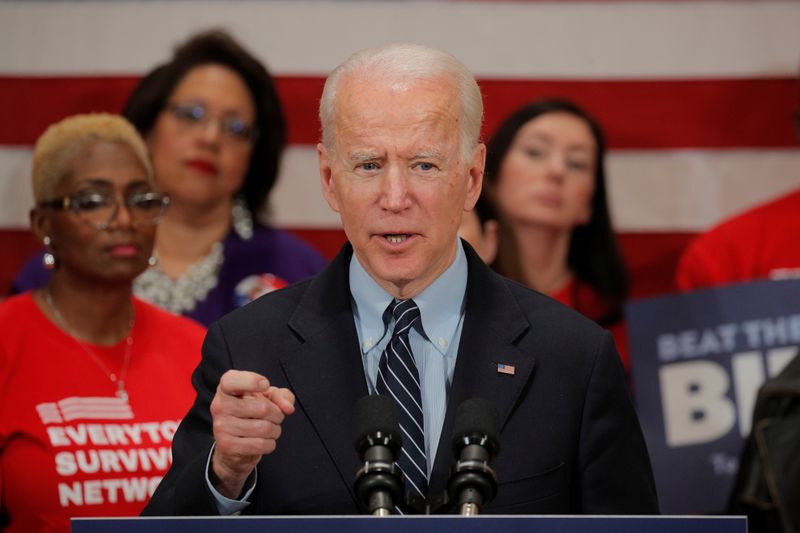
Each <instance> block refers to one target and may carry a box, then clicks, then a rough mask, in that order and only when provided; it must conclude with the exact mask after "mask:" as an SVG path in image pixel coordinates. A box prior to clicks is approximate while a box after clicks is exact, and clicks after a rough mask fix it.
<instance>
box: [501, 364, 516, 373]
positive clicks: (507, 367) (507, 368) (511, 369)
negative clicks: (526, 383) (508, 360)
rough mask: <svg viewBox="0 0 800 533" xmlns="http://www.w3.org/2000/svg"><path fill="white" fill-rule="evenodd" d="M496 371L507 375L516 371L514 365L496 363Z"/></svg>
mask: <svg viewBox="0 0 800 533" xmlns="http://www.w3.org/2000/svg"><path fill="white" fill-rule="evenodd" d="M497 372H498V373H499V374H508V375H509V376H513V375H514V374H515V373H516V372H517V369H516V367H515V366H514V365H507V364H505V363H497Z"/></svg>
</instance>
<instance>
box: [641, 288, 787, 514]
mask: <svg viewBox="0 0 800 533" xmlns="http://www.w3.org/2000/svg"><path fill="white" fill-rule="evenodd" d="M626 318H627V323H628V335H629V341H630V352H631V370H632V378H633V390H634V395H635V398H636V406H637V410H638V412H639V419H640V421H641V423H642V429H643V430H644V433H645V437H646V439H647V445H648V449H649V452H650V457H651V459H652V462H653V470H654V473H655V477H656V485H657V488H658V496H659V501H660V503H661V509H662V511H663V512H664V513H669V514H684V513H716V512H720V511H723V510H724V509H725V506H726V503H727V498H728V495H729V493H730V490H731V487H732V484H733V481H734V479H735V475H736V470H737V467H738V458H739V454H740V452H741V448H742V443H743V441H744V437H746V436H747V434H748V433H749V432H750V425H751V418H752V413H753V407H754V406H755V400H756V393H757V391H758V387H759V386H760V385H761V384H762V383H763V382H764V380H765V379H767V378H768V377H772V376H774V375H776V374H777V373H779V372H780V371H781V370H782V369H783V367H784V366H786V364H787V363H788V362H789V361H790V360H791V359H792V358H793V357H794V356H795V355H796V354H797V352H798V346H800V280H797V279H793V280H781V281H759V282H754V283H743V284H738V285H730V286H727V287H721V288H718V289H709V290H702V291H697V292H693V293H687V294H676V295H671V296H665V297H660V298H654V299H650V300H640V301H636V302H632V303H630V304H629V305H628V306H627V309H626Z"/></svg>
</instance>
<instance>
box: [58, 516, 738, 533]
mask: <svg viewBox="0 0 800 533" xmlns="http://www.w3.org/2000/svg"><path fill="white" fill-rule="evenodd" d="M71 525H72V533H107V532H108V531H113V532H114V533H145V532H146V533H186V532H187V531H191V532H192V533H217V532H220V531H224V532H225V533H262V532H264V531H269V533H296V532H298V531H302V532H303V533H408V532H409V531H413V532H414V533H448V532H452V533H485V532H486V531H502V532H503V533H642V532H643V531H646V532H647V533H673V532H675V531H680V532H681V533H747V519H746V518H744V517H732V516H714V517H687V516H625V517H622V516H591V517H590V516H503V517H497V516H473V517H453V516H449V517H447V516H419V517H402V516H389V517H384V518H375V517H369V516H360V517H356V516H349V517H325V516H321V517H314V518H312V517H270V518H268V517H216V518H198V517H195V518H149V517H148V518H127V519H126V518H84V519H75V518H73V519H72V521H71Z"/></svg>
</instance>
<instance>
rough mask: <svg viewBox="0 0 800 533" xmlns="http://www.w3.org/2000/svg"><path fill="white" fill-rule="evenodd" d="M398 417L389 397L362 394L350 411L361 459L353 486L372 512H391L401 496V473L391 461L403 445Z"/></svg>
mask: <svg viewBox="0 0 800 533" xmlns="http://www.w3.org/2000/svg"><path fill="white" fill-rule="evenodd" d="M398 420H399V419H398V417H397V410H396V408H395V405H394V401H393V400H392V399H391V398H389V397H388V396H381V395H378V394H373V395H370V396H364V397H363V398H361V399H360V400H358V401H357V402H356V404H355V407H354V410H353V436H354V444H355V447H356V451H357V452H358V456H359V457H360V458H361V460H362V461H363V462H364V466H362V467H361V468H360V469H359V470H358V472H356V480H355V484H354V485H353V488H354V489H355V492H356V495H357V496H358V498H359V500H360V501H361V503H362V504H364V505H365V506H366V507H367V509H368V511H369V514H371V515H375V516H387V515H389V514H391V512H392V509H393V508H394V506H395V505H396V504H398V503H400V501H401V498H402V496H403V483H402V473H401V471H400V469H399V468H398V467H397V466H396V465H395V464H394V462H395V460H396V459H397V454H398V453H399V452H400V447H401V446H402V444H403V440H402V438H401V436H400V423H399V422H398Z"/></svg>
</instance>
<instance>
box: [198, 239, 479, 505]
mask: <svg viewBox="0 0 800 533" xmlns="http://www.w3.org/2000/svg"><path fill="white" fill-rule="evenodd" d="M349 276H350V294H351V295H352V297H353V300H352V302H353V320H354V321H355V326H356V332H357V333H358V342H359V345H360V346H361V356H362V359H363V363H364V375H365V377H366V379H367V386H368V388H369V392H370V393H371V394H372V393H374V392H375V379H376V377H377V375H378V364H379V363H380V358H381V355H382V354H383V349H384V348H385V347H386V345H387V344H388V343H389V340H391V332H392V330H393V329H394V320H392V321H390V323H389V325H388V327H386V326H384V324H383V313H384V311H385V310H386V308H387V307H388V306H389V303H390V302H391V301H392V299H393V297H392V296H391V295H389V293H387V292H386V291H385V290H383V288H382V287H381V286H380V285H378V284H377V283H376V282H375V280H373V279H372V278H371V277H370V276H369V274H367V272H366V271H365V270H364V267H362V266H361V264H360V263H359V262H358V259H356V256H355V254H354V255H353V257H352V259H351V260H350V270H349ZM466 290H467V257H466V255H465V254H464V249H463V247H462V246H461V241H459V240H457V242H456V257H455V260H454V261H453V263H452V264H451V265H450V266H449V267H448V268H447V270H445V271H444V272H443V273H442V274H441V275H440V276H439V277H438V278H436V280H434V282H433V283H431V284H430V285H429V286H428V287H427V288H426V289H425V290H424V291H422V292H421V293H420V294H418V295H417V296H415V297H414V302H415V303H416V304H417V307H419V310H420V318H421V321H422V329H423V331H424V332H425V336H424V337H423V336H422V335H420V333H419V332H418V331H417V330H416V328H412V330H411V333H410V334H409V341H410V342H411V351H412V352H413V354H414V361H415V362H416V364H417V370H418V372H419V377H420V387H421V389H422V390H421V395H422V413H423V417H424V422H425V428H424V429H425V455H426V457H427V459H428V476H430V474H431V471H432V470H433V462H434V459H435V458H436V450H437V449H438V445H439V440H440V438H441V434H442V425H443V424H444V415H445V410H446V409H447V394H448V392H449V389H450V384H451V383H452V381H453V372H454V371H455V367H456V355H457V354H458V345H459V341H460V339H461V328H462V326H463V323H464V304H465V298H464V296H465V294H466ZM213 453H214V447H213V446H212V447H211V452H210V453H209V455H208V459H207V463H206V483H207V484H208V487H209V488H210V489H211V494H213V496H214V499H215V500H216V504H217V509H218V510H219V512H220V514H222V515H232V514H236V513H239V512H241V511H242V510H243V509H244V508H245V507H247V506H248V505H249V504H250V502H248V501H247V498H249V497H250V494H252V492H253V489H255V486H256V483H257V481H258V480H257V478H256V476H255V475H254V476H253V481H252V483H251V484H250V485H249V486H248V487H247V488H246V491H245V493H244V495H243V497H242V499H241V500H231V499H230V498H226V497H225V496H223V495H222V494H220V493H219V492H218V491H217V490H216V489H215V488H214V486H213V484H212V483H211V480H210V479H209V477H208V472H209V468H210V467H211V464H210V463H211V455H212V454H213ZM353 453H355V452H353ZM256 472H257V471H254V474H256Z"/></svg>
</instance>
